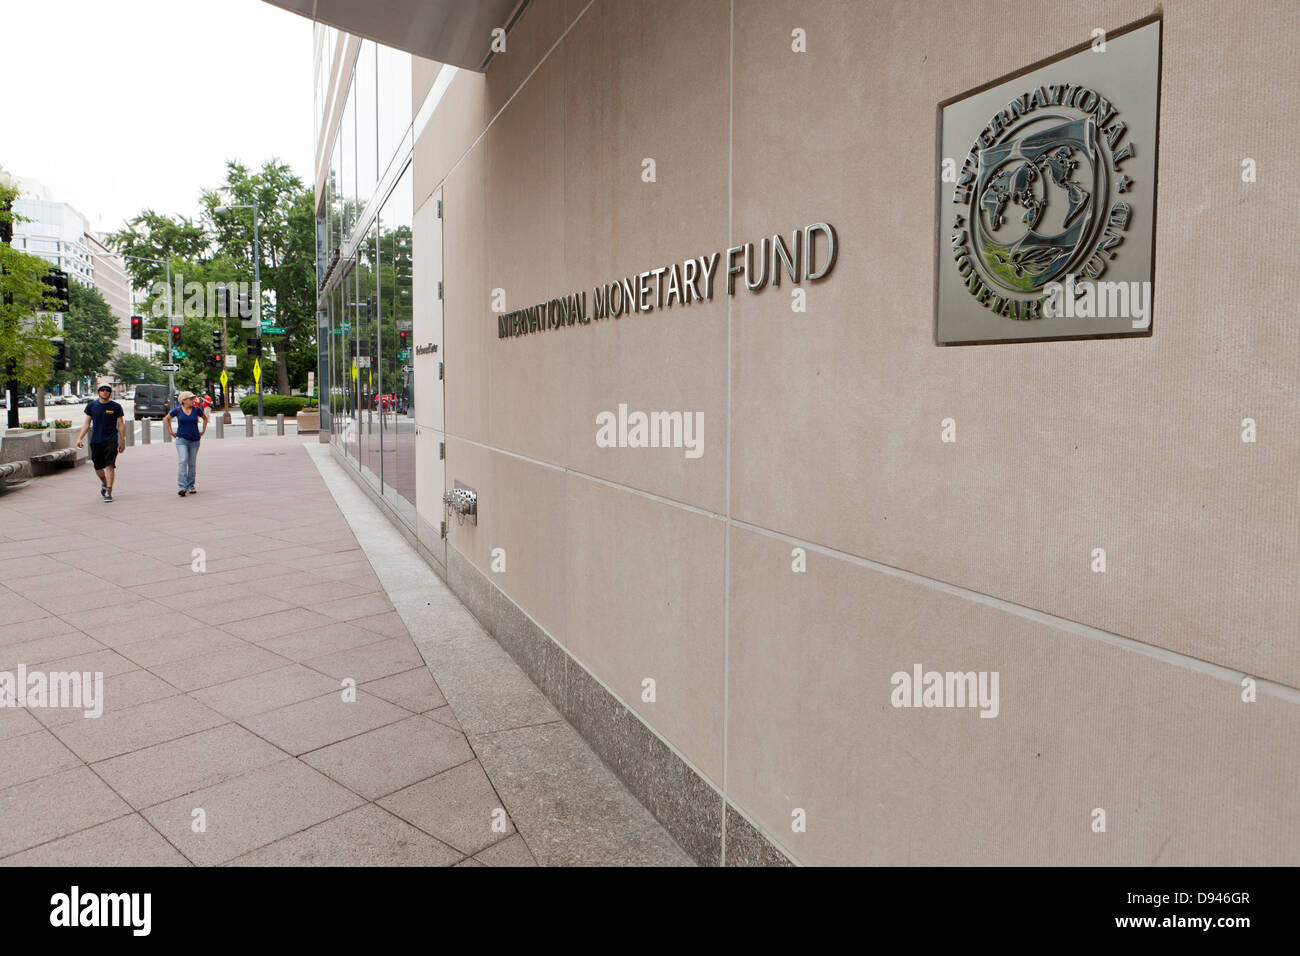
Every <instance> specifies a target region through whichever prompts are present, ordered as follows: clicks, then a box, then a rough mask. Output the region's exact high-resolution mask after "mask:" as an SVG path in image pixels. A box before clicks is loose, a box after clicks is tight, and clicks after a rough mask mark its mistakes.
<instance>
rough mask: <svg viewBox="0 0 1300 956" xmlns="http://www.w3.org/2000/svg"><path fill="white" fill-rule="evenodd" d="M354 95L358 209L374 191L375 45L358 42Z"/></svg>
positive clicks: (376, 150)
mask: <svg viewBox="0 0 1300 956" xmlns="http://www.w3.org/2000/svg"><path fill="white" fill-rule="evenodd" d="M354 76H355V81H354V82H355V88H354V89H355V99H356V110H355V114H356V121H357V208H358V209H362V208H364V207H365V205H366V203H367V202H369V200H370V197H371V196H373V195H374V193H375V184H376V183H377V182H378V181H379V134H378V130H377V129H376V122H377V120H378V112H379V111H378V103H377V95H378V94H377V89H376V86H375V82H376V65H375V45H374V44H373V43H371V42H370V41H369V40H366V41H364V42H363V43H362V44H361V53H360V55H359V56H358V57H357V66H356V73H355V74H354Z"/></svg>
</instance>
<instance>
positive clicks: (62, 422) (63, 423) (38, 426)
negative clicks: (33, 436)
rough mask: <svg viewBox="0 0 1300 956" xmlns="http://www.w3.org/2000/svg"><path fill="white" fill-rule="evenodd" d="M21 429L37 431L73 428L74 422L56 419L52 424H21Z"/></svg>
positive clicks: (19, 425)
mask: <svg viewBox="0 0 1300 956" xmlns="http://www.w3.org/2000/svg"><path fill="white" fill-rule="evenodd" d="M18 427H19V428H26V429H28V430H29V431H37V430H39V429H43V428H71V427H72V422H70V421H68V420H67V419H66V418H56V419H54V421H52V422H20V423H19V424H18Z"/></svg>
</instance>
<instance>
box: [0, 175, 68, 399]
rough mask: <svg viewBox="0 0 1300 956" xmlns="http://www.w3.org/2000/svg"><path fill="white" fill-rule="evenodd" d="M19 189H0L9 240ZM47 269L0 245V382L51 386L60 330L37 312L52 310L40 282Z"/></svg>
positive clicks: (1, 219) (1, 225)
mask: <svg viewBox="0 0 1300 956" xmlns="http://www.w3.org/2000/svg"><path fill="white" fill-rule="evenodd" d="M16 198H18V190H17V189H16V188H15V187H13V186H0V230H3V232H4V235H5V236H8V235H9V234H10V232H11V230H12V227H13V223H14V219H15V216H14V212H13V201H14V200H15V199H16ZM49 271H50V265H49V263H48V262H46V261H45V260H44V259H40V258H38V257H36V256H31V255H28V254H27V253H25V252H22V251H20V250H18V249H15V248H13V246H12V245H10V243H9V242H8V241H4V242H0V378H3V379H5V380H12V381H16V382H17V383H18V384H19V386H20V387H23V388H35V387H37V386H39V385H44V384H45V383H46V382H47V381H49V378H50V373H51V371H53V368H54V352H55V348H54V343H53V342H52V341H51V339H53V338H54V337H55V336H56V335H58V334H59V329H58V326H57V325H56V324H55V322H54V320H53V319H52V318H49V317H42V316H38V314H37V313H38V312H40V311H42V310H46V309H51V308H53V306H54V304H55V303H53V302H52V301H50V300H49V299H48V298H47V291H48V288H49V287H48V286H47V285H46V284H45V283H44V282H43V281H42V279H43V277H44V276H46V275H48V274H49Z"/></svg>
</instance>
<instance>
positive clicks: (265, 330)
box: [262, 325, 284, 335]
mask: <svg viewBox="0 0 1300 956" xmlns="http://www.w3.org/2000/svg"><path fill="white" fill-rule="evenodd" d="M262 334H263V335H284V329H283V328H281V327H280V326H278V325H264V326H262Z"/></svg>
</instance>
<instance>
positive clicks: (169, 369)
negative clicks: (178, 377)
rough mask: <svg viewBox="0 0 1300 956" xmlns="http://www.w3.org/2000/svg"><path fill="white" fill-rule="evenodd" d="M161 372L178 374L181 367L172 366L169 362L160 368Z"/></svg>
mask: <svg viewBox="0 0 1300 956" xmlns="http://www.w3.org/2000/svg"><path fill="white" fill-rule="evenodd" d="M162 370H163V371H164V372H179V371H180V370H181V367H180V366H179V365H174V364H172V363H170V362H169V363H167V364H166V365H164V366H163V367H162Z"/></svg>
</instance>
